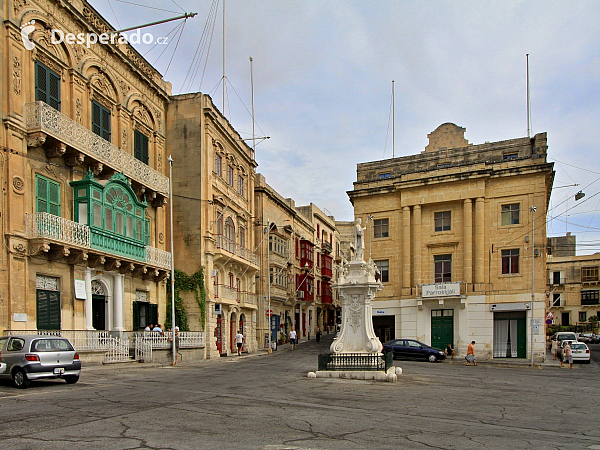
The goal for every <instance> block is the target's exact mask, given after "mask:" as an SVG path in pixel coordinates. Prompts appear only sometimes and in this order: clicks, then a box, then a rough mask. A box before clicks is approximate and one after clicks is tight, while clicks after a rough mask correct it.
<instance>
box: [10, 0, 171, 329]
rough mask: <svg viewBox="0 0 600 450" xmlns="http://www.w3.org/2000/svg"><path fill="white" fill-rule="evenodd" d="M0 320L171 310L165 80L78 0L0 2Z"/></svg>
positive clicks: (66, 324)
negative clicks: (106, 38)
mask: <svg viewBox="0 0 600 450" xmlns="http://www.w3.org/2000/svg"><path fill="white" fill-rule="evenodd" d="M0 20H1V22H2V24H3V27H2V32H1V35H2V36H1V37H2V39H1V44H0V60H2V61H3V63H2V67H3V69H4V70H2V71H0V87H1V89H0V117H1V119H2V125H1V126H0V146H1V152H0V155H1V159H2V164H1V170H0V177H2V186H4V187H5V190H4V195H3V197H2V209H1V218H0V224H1V226H2V231H1V232H2V234H3V239H4V242H5V243H6V245H4V246H3V247H2V251H1V253H0V266H1V269H2V270H1V271H0V274H1V275H0V284H1V288H0V292H1V294H0V296H1V298H0V331H2V330H36V329H38V330H49V329H50V330H57V329H60V330H90V331H92V330H105V331H107V332H108V331H109V332H113V333H117V334H118V333H120V332H123V331H131V330H138V329H143V327H144V326H146V324H148V323H149V322H150V321H154V322H156V321H160V322H164V320H165V318H166V308H165V306H166V299H165V297H166V290H165V279H166V278H167V277H168V275H169V273H170V267H171V259H170V258H171V255H170V253H169V252H167V251H166V248H167V242H166V241H167V239H166V237H165V236H166V228H165V223H166V221H165V218H166V214H165V205H166V204H167V202H168V192H169V191H168V186H169V182H168V178H167V176H166V174H167V173H168V168H167V167H166V158H165V130H164V123H165V122H164V120H165V113H166V110H167V104H168V102H169V95H170V90H171V86H170V84H169V83H167V82H165V81H164V80H163V79H162V77H161V75H160V74H159V73H158V72H157V71H156V70H155V69H154V68H153V67H152V66H150V65H149V64H148V63H147V62H146V61H145V60H144V59H143V58H142V57H141V56H140V55H139V54H138V53H137V52H136V51H135V50H134V49H133V47H131V46H130V45H128V44H127V43H118V42H115V43H113V44H110V43H108V44H97V45H91V46H89V48H88V47H87V46H86V45H85V44H83V45H82V44H77V43H74V44H68V43H66V42H63V43H61V44H53V43H52V42H51V36H50V34H51V31H50V30H51V29H59V30H61V31H63V32H64V33H65V34H66V33H74V34H79V33H95V34H97V35H100V34H101V33H108V32H110V31H114V28H112V27H111V26H110V25H109V24H108V23H107V22H106V21H105V20H104V19H103V18H102V17H101V16H100V15H99V14H97V13H96V11H95V10H94V9H93V8H92V7H91V6H90V5H89V4H88V3H87V2H85V1H73V2H70V1H69V2H65V1H58V0H37V1H36V0H31V1H30V0H28V1H16V0H14V1H6V2H2V3H0Z"/></svg>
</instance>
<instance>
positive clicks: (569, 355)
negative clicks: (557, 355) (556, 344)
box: [560, 341, 573, 369]
mask: <svg viewBox="0 0 600 450" xmlns="http://www.w3.org/2000/svg"><path fill="white" fill-rule="evenodd" d="M562 354H563V359H562V360H561V362H560V367H562V366H563V363H569V369H572V368H573V351H572V350H571V342H570V341H567V343H566V344H565V346H564V347H563V349H562Z"/></svg>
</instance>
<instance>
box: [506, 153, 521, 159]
mask: <svg viewBox="0 0 600 450" xmlns="http://www.w3.org/2000/svg"><path fill="white" fill-rule="evenodd" d="M518 157H519V154H518V153H506V154H505V155H502V159H503V160H504V161H510V160H511V159H517V158H518Z"/></svg>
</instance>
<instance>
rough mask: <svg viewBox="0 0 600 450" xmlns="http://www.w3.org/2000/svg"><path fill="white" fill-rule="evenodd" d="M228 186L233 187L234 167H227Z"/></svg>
mask: <svg viewBox="0 0 600 450" xmlns="http://www.w3.org/2000/svg"><path fill="white" fill-rule="evenodd" d="M227 184H229V186H233V167H232V166H227Z"/></svg>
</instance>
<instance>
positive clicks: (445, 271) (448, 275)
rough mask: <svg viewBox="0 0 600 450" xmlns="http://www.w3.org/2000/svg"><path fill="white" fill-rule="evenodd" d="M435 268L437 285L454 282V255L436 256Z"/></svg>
mask: <svg viewBox="0 0 600 450" xmlns="http://www.w3.org/2000/svg"><path fill="white" fill-rule="evenodd" d="M433 266H434V282H435V283H449V282H451V281H452V255H435V256H434V257H433Z"/></svg>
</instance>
